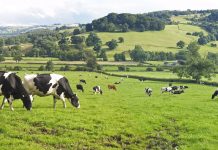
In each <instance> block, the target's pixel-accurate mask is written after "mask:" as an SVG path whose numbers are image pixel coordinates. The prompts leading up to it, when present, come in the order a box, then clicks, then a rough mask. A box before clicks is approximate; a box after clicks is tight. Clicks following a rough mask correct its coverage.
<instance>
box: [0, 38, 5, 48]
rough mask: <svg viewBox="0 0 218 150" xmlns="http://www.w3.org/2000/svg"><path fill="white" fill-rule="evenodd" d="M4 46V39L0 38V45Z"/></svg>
mask: <svg viewBox="0 0 218 150" xmlns="http://www.w3.org/2000/svg"><path fill="white" fill-rule="evenodd" d="M3 46H5V40H4V39H3V38H0V47H3Z"/></svg>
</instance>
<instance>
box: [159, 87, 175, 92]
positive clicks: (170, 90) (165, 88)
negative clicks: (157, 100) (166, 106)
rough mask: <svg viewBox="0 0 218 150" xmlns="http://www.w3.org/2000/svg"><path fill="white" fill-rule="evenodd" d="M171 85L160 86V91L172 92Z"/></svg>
mask: <svg viewBox="0 0 218 150" xmlns="http://www.w3.org/2000/svg"><path fill="white" fill-rule="evenodd" d="M172 90H173V89H172V87H162V88H161V93H164V92H169V93H171V92H172Z"/></svg>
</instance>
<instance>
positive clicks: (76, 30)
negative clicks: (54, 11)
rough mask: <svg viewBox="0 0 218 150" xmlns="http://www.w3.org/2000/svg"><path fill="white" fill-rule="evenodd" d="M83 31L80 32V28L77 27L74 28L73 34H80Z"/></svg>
mask: <svg viewBox="0 0 218 150" xmlns="http://www.w3.org/2000/svg"><path fill="white" fill-rule="evenodd" d="M80 33H81V32H80V30H79V29H78V28H76V29H74V30H73V35H78V34H80Z"/></svg>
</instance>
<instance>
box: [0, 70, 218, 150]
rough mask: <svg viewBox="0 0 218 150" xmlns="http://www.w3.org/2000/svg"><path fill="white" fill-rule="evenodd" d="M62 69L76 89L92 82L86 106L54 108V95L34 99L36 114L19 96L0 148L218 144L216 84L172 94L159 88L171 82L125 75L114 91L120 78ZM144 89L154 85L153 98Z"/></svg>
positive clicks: (6, 114)
mask: <svg viewBox="0 0 218 150" xmlns="http://www.w3.org/2000/svg"><path fill="white" fill-rule="evenodd" d="M26 73H29V72H26ZM59 73H60V74H65V76H66V77H67V78H68V79H69V82H70V84H71V86H72V88H73V91H75V84H76V83H78V81H79V79H80V78H83V79H86V80H87V85H84V88H85V93H81V92H77V94H78V96H79V98H80V104H81V108H80V109H75V108H73V107H72V106H71V105H70V103H69V102H68V103H67V108H66V109H63V108H62V102H61V101H58V102H57V109H56V110H55V111H54V110H53V108H52V106H53V100H52V97H51V96H50V97H44V98H40V97H35V101H34V103H33V110H32V111H31V112H27V111H26V110H24V108H22V103H21V101H18V100H17V101H15V102H14V108H15V111H14V112H11V111H10V110H9V108H8V105H6V107H5V108H4V110H2V111H1V115H0V120H1V126H0V138H1V139H2V140H1V141H0V149H33V150H34V149H37V150H39V149H51V150H52V149H95V150H98V149H105V150H106V149H146V148H147V149H187V150H188V149H190V150H193V149H198V150H203V149H216V148H217V146H218V140H217V138H216V137H217V129H218V119H217V115H218V109H217V107H218V101H217V100H213V101H212V100H211V99H210V96H211V93H212V92H213V91H214V87H208V86H199V85H195V84H187V85H188V86H189V89H187V90H186V92H185V93H184V94H182V95H170V94H168V93H165V94H160V88H161V87H163V86H167V85H168V83H165V82H152V81H147V82H144V83H140V82H139V81H138V80H134V79H124V81H123V83H122V84H120V85H118V86H117V88H118V91H117V92H115V91H109V90H108V89H107V84H111V83H113V82H115V81H119V80H120V78H116V77H109V79H105V78H104V76H101V75H100V74H95V73H83V72H59ZM89 74H90V75H91V76H90V75H89ZM19 75H20V76H23V75H24V72H20V73H19ZM79 75H82V76H79ZM95 75H98V78H94V76H95ZM94 85H100V86H101V87H102V89H103V92H104V93H103V95H93V93H92V92H91V89H92V87H93V86H94ZM175 85H176V83H175ZM177 85H180V84H179V83H177ZM129 87H134V88H129ZM145 87H151V88H152V89H153V91H154V92H153V95H152V96H151V97H148V96H147V95H145V94H144V88H145ZM199 91H204V92H199ZM2 98H3V97H0V99H2Z"/></svg>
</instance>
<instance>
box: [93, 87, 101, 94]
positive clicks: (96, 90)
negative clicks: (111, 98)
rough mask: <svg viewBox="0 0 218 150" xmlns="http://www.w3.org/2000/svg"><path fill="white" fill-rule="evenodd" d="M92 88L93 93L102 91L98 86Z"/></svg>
mask: <svg viewBox="0 0 218 150" xmlns="http://www.w3.org/2000/svg"><path fill="white" fill-rule="evenodd" d="M92 89H93V92H94V93H95V94H96V93H100V94H101V95H102V93H103V92H102V90H101V87H100V86H94V87H93V88H92Z"/></svg>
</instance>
